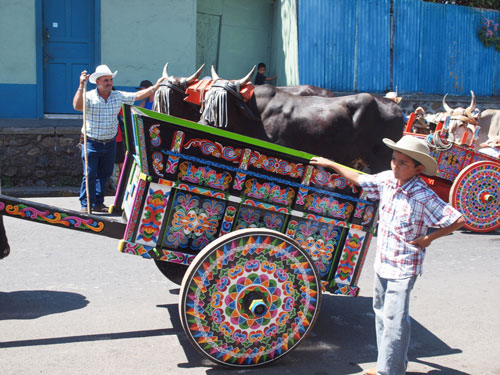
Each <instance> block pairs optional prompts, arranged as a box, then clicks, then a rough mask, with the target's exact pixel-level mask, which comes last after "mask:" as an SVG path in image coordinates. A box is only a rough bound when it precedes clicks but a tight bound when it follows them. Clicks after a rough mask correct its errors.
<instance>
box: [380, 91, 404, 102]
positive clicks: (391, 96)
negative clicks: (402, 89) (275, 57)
mask: <svg viewBox="0 0 500 375" xmlns="http://www.w3.org/2000/svg"><path fill="white" fill-rule="evenodd" d="M384 98H386V99H389V100H392V101H393V102H396V103H398V104H399V102H400V101H401V99H403V97H401V96H398V93H397V92H394V91H390V92H388V93H387V94H385V96H384Z"/></svg>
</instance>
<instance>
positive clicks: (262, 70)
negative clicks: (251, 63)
mask: <svg viewBox="0 0 500 375" xmlns="http://www.w3.org/2000/svg"><path fill="white" fill-rule="evenodd" d="M266 69H267V68H266V64H264V63H262V62H261V63H259V65H257V74H256V75H255V81H254V84H255V85H263V84H265V83H266V82H267V81H272V80H273V79H276V77H277V75H276V74H275V75H273V76H272V77H266Z"/></svg>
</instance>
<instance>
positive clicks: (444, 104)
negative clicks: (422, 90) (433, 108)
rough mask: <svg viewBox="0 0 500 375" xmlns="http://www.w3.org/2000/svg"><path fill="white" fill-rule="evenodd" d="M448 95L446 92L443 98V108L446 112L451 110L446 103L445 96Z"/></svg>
mask: <svg viewBox="0 0 500 375" xmlns="http://www.w3.org/2000/svg"><path fill="white" fill-rule="evenodd" d="M447 96H448V94H446V95H445V96H444V98H443V108H444V110H445V111H446V113H452V112H453V109H451V108H450V106H449V105H448V104H446V97H447Z"/></svg>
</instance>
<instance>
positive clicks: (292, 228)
mask: <svg viewBox="0 0 500 375" xmlns="http://www.w3.org/2000/svg"><path fill="white" fill-rule="evenodd" d="M343 231H344V228H342V227H337V226H334V225H331V224H325V223H321V222H318V221H313V220H305V219H299V218H292V219H290V222H289V223H288V229H287V235H289V236H290V235H291V237H292V238H293V239H295V240H296V241H297V242H298V243H299V245H301V246H302V247H303V248H304V249H306V250H307V253H308V254H309V255H310V256H311V258H312V259H313V261H314V265H315V266H316V269H317V270H318V273H319V274H320V276H321V279H322V280H327V276H328V274H329V272H330V269H331V267H332V263H333V260H334V256H335V254H336V250H337V248H338V247H339V244H340V240H341V238H342V233H343ZM292 233H293V235H292Z"/></svg>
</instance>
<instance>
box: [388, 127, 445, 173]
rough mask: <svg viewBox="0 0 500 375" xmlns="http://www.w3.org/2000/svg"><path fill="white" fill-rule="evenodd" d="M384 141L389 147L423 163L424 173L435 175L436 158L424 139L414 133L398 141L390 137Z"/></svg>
mask: <svg viewBox="0 0 500 375" xmlns="http://www.w3.org/2000/svg"><path fill="white" fill-rule="evenodd" d="M382 141H383V142H384V143H385V144H386V146H387V147H389V148H392V149H393V150H396V151H399V152H401V153H403V154H405V155H408V156H409V157H410V158H412V159H414V160H416V161H418V162H419V163H420V164H422V165H423V166H424V167H425V169H424V172H423V173H424V174H426V175H427V176H434V175H435V174H436V171H437V163H436V160H434V158H433V157H432V156H431V155H430V153H431V152H430V150H429V146H427V144H425V143H424V141H422V140H420V139H418V138H417V137H414V136H412V135H405V136H403V137H402V138H401V139H400V140H399V141H397V142H394V141H393V140H391V139H389V138H384V139H382Z"/></svg>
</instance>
